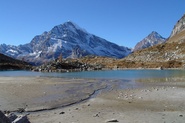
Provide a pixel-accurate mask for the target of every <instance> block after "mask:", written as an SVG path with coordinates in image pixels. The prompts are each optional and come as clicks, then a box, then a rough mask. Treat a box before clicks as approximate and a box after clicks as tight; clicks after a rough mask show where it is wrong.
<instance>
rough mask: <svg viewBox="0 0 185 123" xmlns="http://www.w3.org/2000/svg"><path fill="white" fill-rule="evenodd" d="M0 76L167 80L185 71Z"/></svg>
mask: <svg viewBox="0 0 185 123" xmlns="http://www.w3.org/2000/svg"><path fill="white" fill-rule="evenodd" d="M0 76H7V77H15V76H34V77H36V76H40V77H62V78H99V79H143V78H168V77H183V76H185V70H107V71H83V72H69V73H43V72H32V71H0Z"/></svg>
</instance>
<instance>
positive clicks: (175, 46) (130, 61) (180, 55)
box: [115, 15, 185, 68]
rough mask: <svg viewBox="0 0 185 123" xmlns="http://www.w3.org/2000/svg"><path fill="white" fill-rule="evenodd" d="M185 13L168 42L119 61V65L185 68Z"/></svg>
mask: <svg viewBox="0 0 185 123" xmlns="http://www.w3.org/2000/svg"><path fill="white" fill-rule="evenodd" d="M184 27H185V15H184V16H183V17H182V18H181V19H180V20H179V21H178V22H177V23H176V25H175V26H174V29H173V30H172V33H171V35H170V37H169V39H168V40H167V41H166V43H163V44H159V45H156V46H153V47H149V48H146V49H143V50H140V51H136V52H134V53H132V54H130V55H129V56H128V57H126V58H124V59H122V60H119V61H117V62H116V63H115V64H117V66H118V67H124V68H125V67H126V68H127V67H129V68H130V67H133V68H138V67H141V68H157V67H164V68H184V67H185V28H184Z"/></svg>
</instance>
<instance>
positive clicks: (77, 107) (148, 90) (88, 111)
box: [0, 77, 185, 123]
mask: <svg viewBox="0 0 185 123" xmlns="http://www.w3.org/2000/svg"><path fill="white" fill-rule="evenodd" d="M12 79H13V78H10V79H8V78H6V77H5V78H0V95H1V96H0V104H2V105H1V107H0V108H1V109H2V108H3V107H4V106H6V105H7V104H3V102H4V103H7V102H6V101H7V100H8V99H9V101H11V100H12V99H15V97H14V98H13V97H11V98H10V97H9V98H3V94H2V93H4V95H7V94H6V93H7V92H6V88H8V87H9V86H10V87H11V86H18V85H19V86H20V85H21V86H24V87H25V86H26V85H25V84H28V83H25V82H24V81H28V78H21V79H23V80H22V82H18V80H19V79H20V78H16V79H17V83H16V84H13V80H12ZM31 79H32V80H34V81H32V82H31V83H29V84H28V85H29V86H28V87H26V89H29V88H32V89H34V90H36V91H35V92H32V93H33V94H38V93H41V91H39V89H37V88H40V87H42V86H43V85H44V86H43V87H47V88H48V87H49V88H50V87H53V86H54V87H53V88H54V89H55V91H56V90H57V89H56V88H55V86H57V87H58V86H59V87H60V86H61V87H63V86H64V85H65V89H66V90H68V91H69V90H73V89H74V88H73V87H75V86H74V84H75V82H77V83H78V84H79V86H80V87H81V86H83V87H82V88H88V89H85V91H82V90H83V89H82V88H80V90H81V91H82V92H83V93H81V91H79V93H80V94H79V95H75V96H81V95H83V96H82V97H86V96H87V95H89V94H90V93H92V92H93V89H95V90H96V89H100V88H103V87H105V83H106V82H105V81H104V82H102V83H101V82H99V81H97V80H88V81H89V82H87V80H68V79H66V80H65V79H64V80H61V79H58V78H50V79H49V78H47V79H46V78H31ZM3 81H4V82H3ZM7 81H8V83H9V84H8V85H7V83H6V84H5V82H7ZM11 81H12V82H11ZM51 81H52V82H54V83H55V84H57V85H53V84H51ZM59 81H63V84H61V85H60V83H61V82H59ZM29 82H30V81H29ZM109 82H110V81H109ZM21 83H22V84H21ZM23 83H24V84H23ZM39 83H41V85H42V86H41V85H39ZM48 83H49V84H50V85H49V86H46V84H48ZM66 83H67V84H66ZM69 83H70V84H69ZM83 83H85V84H83ZM35 84H36V85H37V86H36V85H35ZM119 84H120V83H119V81H118V82H113V83H111V84H110V83H109V84H107V86H108V88H107V89H105V90H103V91H101V92H99V94H98V95H97V96H96V97H93V98H91V99H89V100H86V101H83V102H81V103H78V104H74V105H71V106H67V107H62V108H57V109H53V110H46V111H40V112H35V113H29V115H28V118H29V120H30V121H31V123H106V122H111V121H112V122H119V123H184V122H185V88H184V87H185V82H177V81H176V82H150V83H147V82H143V83H142V82H141V83H132V84H131V85H129V84H128V85H125V86H127V88H128V89H127V88H124V89H123V88H120V86H119ZM99 85H100V86H99ZM136 85H137V86H136ZM79 86H77V87H79ZM91 87H93V89H90V88H91ZM133 87H134V88H133ZM2 88H4V90H1V89H2ZM12 88H13V87H12ZM35 88H36V89H35ZM63 89H64V88H62V89H61V90H59V91H58V92H55V91H54V92H53V89H52V91H51V92H50V91H46V92H45V93H46V95H48V94H49V95H51V94H53V93H54V95H55V94H59V92H60V91H61V92H66V91H63ZM77 89H79V88H77ZM13 90H17V89H13ZM34 90H32V91H34ZM41 90H42V91H43V90H45V89H41ZM74 90H75V89H74ZM9 91H10V90H9ZM22 91H25V90H22ZM76 91H77V90H76ZM87 92H88V94H87ZM12 93H13V92H12ZM14 93H17V92H14ZM22 93H25V92H22ZM29 93H30V91H29ZM32 93H31V94H28V95H29V97H24V98H25V99H28V101H27V102H26V105H27V107H30V109H32V108H33V107H34V106H36V107H37V108H40V107H41V105H40V104H43V103H40V104H35V105H33V102H34V101H33V102H30V98H32V99H35V97H40V98H42V96H44V95H42V94H41V95H42V96H41V95H40V94H38V95H32ZM84 93H85V94H84ZM17 94H20V93H17ZM60 94H63V93H60ZM25 95H26V94H25ZM30 95H31V96H30ZM72 95H74V94H72ZM84 95H85V96H84ZM21 96H24V94H22V95H21ZM58 96H59V95H57V96H56V97H55V98H54V100H56V98H57V99H58V98H60V96H59V97H58ZM75 96H72V97H73V98H74V97H75ZM65 98H66V97H65ZM65 98H63V99H65ZM44 99H45V98H44ZM15 100H16V99H15ZM52 100H53V99H50V100H49V102H50V101H51V103H49V102H48V100H45V101H46V103H45V104H46V105H45V107H48V105H49V106H51V104H53V103H54V101H52ZM22 101H23V100H22ZM64 102H65V101H64ZM59 103H63V101H59ZM59 103H57V104H59ZM15 104H16V103H14V102H11V103H10V104H8V106H10V107H13V106H16V105H15ZM32 106H33V107H32ZM52 106H53V105H52ZM17 107H18V106H17ZM17 107H16V108H17ZM7 108H9V107H7ZM7 108H5V109H7ZM28 109H29V108H28Z"/></svg>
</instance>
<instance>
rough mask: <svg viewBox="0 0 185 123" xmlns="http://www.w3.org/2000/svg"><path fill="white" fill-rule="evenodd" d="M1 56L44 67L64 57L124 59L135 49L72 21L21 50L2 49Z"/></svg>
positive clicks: (7, 47)
mask: <svg viewBox="0 0 185 123" xmlns="http://www.w3.org/2000/svg"><path fill="white" fill-rule="evenodd" d="M7 51H9V52H7ZM0 52H1V53H4V54H6V55H9V56H11V57H14V58H18V59H22V58H24V60H26V61H28V62H30V63H34V64H42V63H44V62H47V61H50V60H53V59H55V58H58V57H59V56H60V55H61V54H62V56H63V58H68V57H74V58H77V57H82V56H86V55H97V56H107V57H114V58H123V57H125V56H127V55H128V54H130V53H131V49H129V48H127V47H123V46H118V45H116V44H114V43H111V42H109V41H107V40H105V39H103V38H100V37H98V36H95V35H93V34H90V33H88V32H87V31H86V30H85V29H83V28H81V27H80V26H78V25H77V24H75V23H74V22H72V21H68V22H65V23H64V24H60V25H57V26H55V27H53V28H52V29H51V30H50V31H45V32H44V33H42V34H41V35H37V36H35V37H34V38H33V39H32V40H31V42H30V43H28V44H25V45H20V46H18V47H16V46H14V47H12V46H8V45H0Z"/></svg>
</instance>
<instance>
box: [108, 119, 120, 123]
mask: <svg viewBox="0 0 185 123" xmlns="http://www.w3.org/2000/svg"><path fill="white" fill-rule="evenodd" d="M115 122H119V121H118V120H116V119H112V120H109V121H107V123H115Z"/></svg>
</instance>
